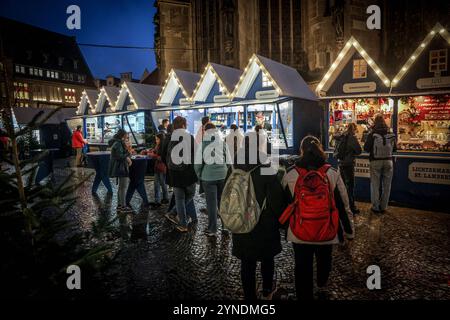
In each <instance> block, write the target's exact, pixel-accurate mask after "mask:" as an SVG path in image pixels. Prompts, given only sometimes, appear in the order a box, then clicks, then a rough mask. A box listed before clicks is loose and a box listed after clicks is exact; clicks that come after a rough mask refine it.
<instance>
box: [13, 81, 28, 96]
mask: <svg viewBox="0 0 450 320" xmlns="http://www.w3.org/2000/svg"><path fill="white" fill-rule="evenodd" d="M14 98H15V99H21V100H28V99H29V98H30V95H29V92H28V84H27V83H22V82H14Z"/></svg>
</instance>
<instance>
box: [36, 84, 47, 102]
mask: <svg viewBox="0 0 450 320" xmlns="http://www.w3.org/2000/svg"><path fill="white" fill-rule="evenodd" d="M33 100H34V101H47V95H46V94H45V87H44V86H40V85H33Z"/></svg>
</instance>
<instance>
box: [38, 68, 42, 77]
mask: <svg viewBox="0 0 450 320" xmlns="http://www.w3.org/2000/svg"><path fill="white" fill-rule="evenodd" d="M42 75H43V72H42V69H39V76H41V77H42Z"/></svg>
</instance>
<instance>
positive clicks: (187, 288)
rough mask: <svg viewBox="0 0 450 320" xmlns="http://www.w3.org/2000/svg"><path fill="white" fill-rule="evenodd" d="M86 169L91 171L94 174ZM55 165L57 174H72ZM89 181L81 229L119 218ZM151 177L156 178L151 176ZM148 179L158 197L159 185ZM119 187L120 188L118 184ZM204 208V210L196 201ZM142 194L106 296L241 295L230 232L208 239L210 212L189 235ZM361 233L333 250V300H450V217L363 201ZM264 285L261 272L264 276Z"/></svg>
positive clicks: (78, 215)
mask: <svg viewBox="0 0 450 320" xmlns="http://www.w3.org/2000/svg"><path fill="white" fill-rule="evenodd" d="M79 170H83V171H84V174H87V173H89V172H92V170H89V169H79ZM67 171H68V169H62V168H60V169H56V170H55V175H56V177H58V175H67ZM92 179H93V178H92V177H91V179H90V181H87V182H85V183H84V185H83V186H82V187H81V188H80V189H78V190H77V194H78V196H79V197H80V200H79V201H78V203H77V206H76V207H75V208H74V210H73V211H72V212H71V216H72V218H73V219H74V220H75V221H77V223H78V225H79V227H80V228H89V226H90V224H91V222H92V221H94V220H95V219H96V218H97V217H98V215H102V214H103V215H109V216H111V217H115V216H116V210H115V207H116V194H115V193H114V196H113V197H112V198H111V197H109V198H108V197H107V196H106V190H105V189H104V188H103V187H102V186H101V187H100V189H99V192H98V194H99V197H98V198H94V197H92V196H91V193H90V188H91V185H92ZM150 179H151V178H150ZM150 179H149V180H146V188H147V193H148V195H149V197H150V199H153V183H152V181H151V180H150ZM113 187H114V191H115V190H116V186H115V185H114V186H113ZM195 201H196V206H197V211H198V209H199V208H202V207H205V200H204V198H202V197H201V196H198V195H197V196H196V198H195ZM140 204H141V200H140V198H139V196H138V195H137V194H135V196H134V198H133V200H132V206H133V207H134V208H135V209H136V210H135V212H134V213H132V214H127V215H122V216H119V219H118V222H117V223H118V227H119V228H120V235H121V239H120V240H119V244H120V249H119V251H118V253H117V255H116V257H115V259H114V261H113V262H112V263H111V265H110V266H109V267H108V268H107V270H106V271H105V272H104V273H103V274H102V275H100V277H101V280H102V283H103V284H104V287H103V288H101V290H102V292H104V293H105V296H107V297H112V298H120V299H191V300H196V299H212V300H214V299H242V297H243V293H242V290H241V285H240V274H239V271H240V262H239V260H237V259H236V258H235V257H233V256H232V255H231V254H230V252H231V236H230V235H227V234H226V233H221V232H219V233H218V236H217V238H216V239H211V238H208V237H206V236H205V234H204V230H205V228H206V225H207V216H206V215H205V214H202V213H198V215H199V223H198V224H197V225H196V226H194V227H192V228H191V230H190V232H188V233H186V234H182V233H179V232H177V231H176V230H175V229H174V227H173V224H171V223H170V222H169V221H167V220H166V219H165V218H164V214H165V207H162V208H161V209H160V210H158V211H154V210H144V209H140ZM358 206H359V207H360V209H361V214H360V215H358V216H357V217H356V221H355V225H356V237H355V240H354V241H352V242H350V243H349V244H348V245H347V246H337V247H335V248H334V254H333V259H334V261H333V271H332V274H331V277H330V283H329V288H330V293H331V296H330V299H333V300H334V299H337V300H341V299H364V300H384V299H387V300H389V299H450V252H449V248H450V232H449V231H450V215H448V214H442V213H436V212H427V211H419V210H414V209H408V208H398V207H391V208H390V209H389V210H388V212H387V213H385V214H384V215H381V216H377V215H374V214H372V213H370V211H369V204H367V203H358ZM275 263H276V279H277V283H278V288H279V290H278V292H277V294H276V296H275V298H276V299H295V290H294V270H293V269H294V268H293V250H292V247H291V245H290V244H289V243H287V242H285V241H284V240H283V251H282V252H281V254H279V255H278V256H277V257H276V262H275ZM373 264H375V265H378V266H379V267H380V268H381V273H382V274H381V286H382V289H381V290H373V291H370V290H368V289H367V287H366V280H367V277H368V276H369V275H368V274H367V273H366V269H367V267H368V266H369V265H373ZM258 278H259V280H258V281H259V283H260V281H261V280H260V275H259V273H258Z"/></svg>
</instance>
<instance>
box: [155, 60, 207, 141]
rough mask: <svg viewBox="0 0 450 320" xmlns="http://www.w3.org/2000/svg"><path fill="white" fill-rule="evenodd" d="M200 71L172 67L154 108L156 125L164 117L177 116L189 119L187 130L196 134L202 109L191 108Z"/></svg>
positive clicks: (171, 117) (171, 118)
mask: <svg viewBox="0 0 450 320" xmlns="http://www.w3.org/2000/svg"><path fill="white" fill-rule="evenodd" d="M199 80H200V75H199V74H198V73H193V72H188V71H183V70H175V69H172V70H171V71H170V72H169V75H168V77H167V79H166V81H165V84H164V86H163V88H162V90H161V93H160V94H159V98H158V100H157V101H156V105H157V106H158V108H157V109H155V110H152V118H153V121H154V124H155V126H156V127H158V126H159V125H160V124H161V121H162V120H163V119H170V120H173V119H174V118H175V117H177V116H182V117H185V118H186V119H187V120H188V125H187V130H188V131H189V132H190V133H191V134H194V133H195V132H196V131H195V129H196V123H198V121H200V120H201V118H202V117H203V115H204V113H203V112H202V110H198V109H191V108H190V107H191V106H192V105H193V103H192V102H191V100H190V98H191V96H192V94H193V91H194V88H195V86H196V85H197V82H198V81H199Z"/></svg>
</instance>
